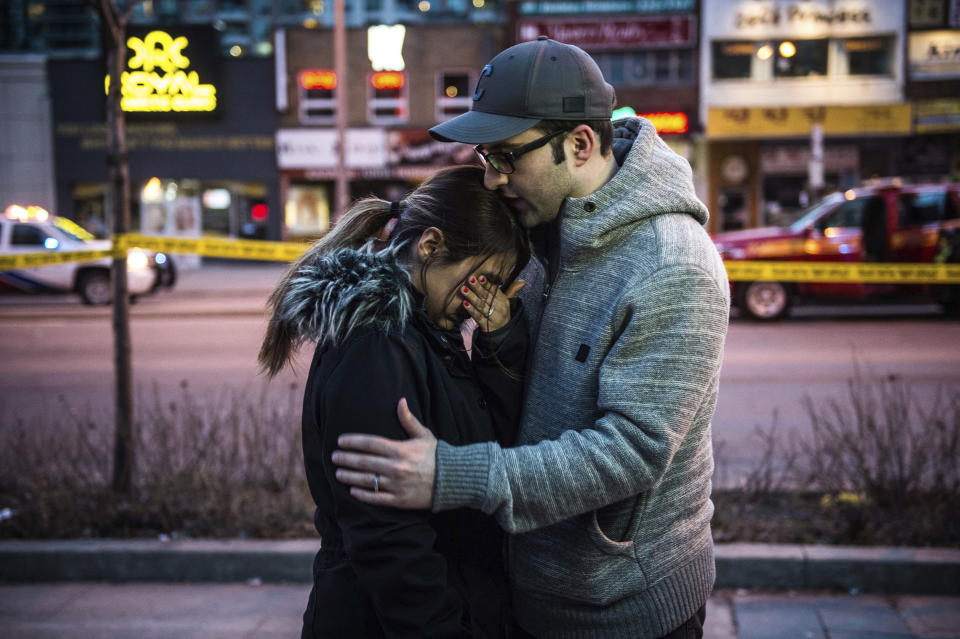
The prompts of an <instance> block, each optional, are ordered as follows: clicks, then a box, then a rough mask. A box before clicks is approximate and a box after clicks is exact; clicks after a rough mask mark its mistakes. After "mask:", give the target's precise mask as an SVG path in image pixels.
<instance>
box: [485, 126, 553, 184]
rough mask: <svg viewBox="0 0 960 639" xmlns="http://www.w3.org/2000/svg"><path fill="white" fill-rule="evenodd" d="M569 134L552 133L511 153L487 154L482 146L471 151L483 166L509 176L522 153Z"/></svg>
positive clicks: (534, 149) (515, 168)
mask: <svg viewBox="0 0 960 639" xmlns="http://www.w3.org/2000/svg"><path fill="white" fill-rule="evenodd" d="M566 133H569V131H554V132H553V133H548V134H547V135H545V136H543V137H542V138H537V139H536V140H534V141H533V142H528V143H527V144H524V145H523V146H519V147H517V148H515V149H514V150H512V151H502V152H499V153H487V152H486V151H484V150H483V149H482V148H481V147H482V146H483V145H482V144H478V145H477V146H475V147H473V150H474V151H476V152H477V155H479V156H480V159H481V160H482V161H483V163H484V164H489V165H490V166H492V167H493V170H494V171H496V172H497V173H503V174H504V175H509V174H510V173H513V172H514V171H516V170H517V167H516V166H515V162H516V161H517V158H519V157H520V156H521V155H523V154H524V153H529V152H530V151H536V150H537V149H539V148H540V147H541V146H543V145H544V144H546V143H547V142H549V141H550V140H552V139H553V138H555V137H557V136H558V135H561V134H566Z"/></svg>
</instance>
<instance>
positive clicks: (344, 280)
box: [273, 248, 416, 346]
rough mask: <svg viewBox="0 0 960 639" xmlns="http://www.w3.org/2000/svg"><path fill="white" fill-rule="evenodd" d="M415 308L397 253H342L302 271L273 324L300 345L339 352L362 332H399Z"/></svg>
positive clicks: (310, 262) (311, 261)
mask: <svg viewBox="0 0 960 639" xmlns="http://www.w3.org/2000/svg"><path fill="white" fill-rule="evenodd" d="M415 308H416V298H415V294H414V291H413V286H412V284H411V282H410V276H409V275H408V273H407V271H406V270H405V269H404V268H403V267H402V266H401V265H400V264H398V263H397V260H396V256H395V254H394V253H392V252H391V251H389V250H387V251H380V252H377V253H370V252H364V251H358V250H354V249H347V248H343V249H338V250H336V251H333V252H330V253H317V254H315V255H312V256H311V257H310V258H308V259H307V260H306V261H304V262H302V263H301V264H300V265H299V267H298V268H297V271H296V273H294V274H293V275H292V276H291V277H290V280H289V286H288V287H287V289H286V290H285V291H284V292H283V294H282V295H281V296H280V298H279V299H278V300H277V302H276V305H275V307H274V313H273V317H274V319H273V321H274V322H279V323H280V324H281V325H282V326H281V329H282V330H284V331H286V332H287V333H288V334H289V335H291V336H293V337H294V339H296V340H297V342H298V343H302V342H304V341H313V342H317V343H318V344H321V345H331V346H335V345H339V344H342V343H343V342H344V341H345V340H346V339H347V338H348V337H350V335H351V333H353V331H355V330H356V329H359V328H363V327H372V328H377V329H381V330H388V331H389V330H400V329H402V327H403V326H404V325H405V324H406V322H407V321H408V320H409V318H410V316H411V314H412V313H413V311H414V309H415Z"/></svg>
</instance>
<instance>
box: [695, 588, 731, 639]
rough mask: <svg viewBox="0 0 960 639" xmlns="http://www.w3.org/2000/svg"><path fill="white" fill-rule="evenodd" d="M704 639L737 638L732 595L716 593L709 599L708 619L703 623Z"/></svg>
mask: <svg viewBox="0 0 960 639" xmlns="http://www.w3.org/2000/svg"><path fill="white" fill-rule="evenodd" d="M703 639H737V627H736V625H734V623H733V609H732V605H731V603H730V596H729V595H727V594H724V593H716V592H715V593H714V594H713V596H712V597H710V599H709V600H708V601H707V620H706V622H704V624H703Z"/></svg>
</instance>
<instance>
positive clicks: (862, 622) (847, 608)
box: [811, 595, 910, 638]
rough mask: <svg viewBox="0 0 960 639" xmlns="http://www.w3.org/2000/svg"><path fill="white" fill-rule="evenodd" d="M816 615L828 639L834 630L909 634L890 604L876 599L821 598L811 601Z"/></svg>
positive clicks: (870, 597)
mask: <svg viewBox="0 0 960 639" xmlns="http://www.w3.org/2000/svg"><path fill="white" fill-rule="evenodd" d="M811 603H812V604H813V605H814V606H816V608H817V611H818V612H819V613H820V618H821V619H822V620H823V625H824V626H826V628H827V631H828V632H829V633H830V637H831V638H832V637H834V636H835V631H844V632H852V633H861V634H865V635H869V634H871V633H873V634H881V633H882V634H884V635H886V634H893V635H907V636H909V635H910V629H909V628H908V627H907V624H906V623H904V621H903V619H902V618H901V617H900V615H899V614H898V612H897V610H896V609H895V608H894V607H893V605H892V603H891V601H890V600H889V599H886V598H884V597H877V596H867V595H863V596H857V597H852V596H847V597H837V596H833V597H822V598H816V599H813V600H812V601H811Z"/></svg>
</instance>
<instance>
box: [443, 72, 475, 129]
mask: <svg viewBox="0 0 960 639" xmlns="http://www.w3.org/2000/svg"><path fill="white" fill-rule="evenodd" d="M472 86H473V76H472V74H471V73H470V72H469V71H440V72H439V73H438V74H437V113H436V119H437V121H438V122H442V121H444V120H449V119H450V118H455V117H456V116H458V115H460V114H461V113H466V112H467V111H469V110H470V105H471V104H472V103H473V98H472V97H471V96H472V95H473V94H472V89H471V87H472Z"/></svg>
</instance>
